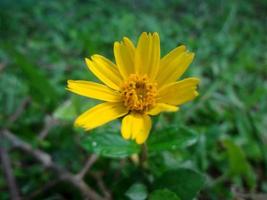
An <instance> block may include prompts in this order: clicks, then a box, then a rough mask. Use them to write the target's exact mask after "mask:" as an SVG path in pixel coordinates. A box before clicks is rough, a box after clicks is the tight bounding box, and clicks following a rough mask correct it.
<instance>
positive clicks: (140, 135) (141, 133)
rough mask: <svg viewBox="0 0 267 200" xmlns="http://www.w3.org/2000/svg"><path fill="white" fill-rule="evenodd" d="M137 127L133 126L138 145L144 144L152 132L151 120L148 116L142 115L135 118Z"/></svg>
mask: <svg viewBox="0 0 267 200" xmlns="http://www.w3.org/2000/svg"><path fill="white" fill-rule="evenodd" d="M134 124H136V126H133V135H134V136H135V140H136V143H137V144H143V143H144V142H145V141H146V139H147V138H148V135H149V132H150V130H151V119H150V117H149V116H148V115H140V116H138V117H137V118H135V123H134Z"/></svg>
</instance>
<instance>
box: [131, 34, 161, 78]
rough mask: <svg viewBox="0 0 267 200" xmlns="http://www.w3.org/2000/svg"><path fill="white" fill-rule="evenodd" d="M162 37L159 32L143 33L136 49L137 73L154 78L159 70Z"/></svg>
mask: <svg viewBox="0 0 267 200" xmlns="http://www.w3.org/2000/svg"><path fill="white" fill-rule="evenodd" d="M159 63H160V39H159V35H158V33H153V34H150V33H149V34H147V33H145V32H144V33H142V34H141V36H140V38H139V41H138V44H137V49H136V55H135V70H136V73H137V74H140V75H144V74H147V76H148V77H149V78H150V79H152V80H153V79H154V78H155V77H156V75H157V73H158V70H159Z"/></svg>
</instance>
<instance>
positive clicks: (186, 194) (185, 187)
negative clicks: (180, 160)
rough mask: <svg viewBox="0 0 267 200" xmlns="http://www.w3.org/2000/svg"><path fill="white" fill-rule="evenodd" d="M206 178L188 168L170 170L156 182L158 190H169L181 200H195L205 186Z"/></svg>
mask: <svg viewBox="0 0 267 200" xmlns="http://www.w3.org/2000/svg"><path fill="white" fill-rule="evenodd" d="M204 182H205V180H204V176H203V175H201V174H200V173H198V172H196V171H194V170H192V169H186V168H180V169H176V170H170V171H167V172H165V173H163V174H162V175H161V177H159V178H158V179H157V180H156V181H155V188H156V189H165V188H167V189H169V190H170V191H172V192H174V193H175V194H176V195H177V196H178V197H180V199H181V200H191V199H193V198H194V197H195V196H196V195H197V193H198V192H199V190H200V189H201V188H202V187H203V185H204Z"/></svg>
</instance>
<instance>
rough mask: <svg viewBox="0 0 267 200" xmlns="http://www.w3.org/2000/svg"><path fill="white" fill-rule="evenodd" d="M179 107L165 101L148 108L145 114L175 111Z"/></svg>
mask: <svg viewBox="0 0 267 200" xmlns="http://www.w3.org/2000/svg"><path fill="white" fill-rule="evenodd" d="M178 110H179V108H178V107H176V106H172V105H169V104H165V103H157V104H156V105H155V107H154V108H152V109H151V110H149V111H148V112H147V114H149V115H158V114H159V113H161V112H176V111H178Z"/></svg>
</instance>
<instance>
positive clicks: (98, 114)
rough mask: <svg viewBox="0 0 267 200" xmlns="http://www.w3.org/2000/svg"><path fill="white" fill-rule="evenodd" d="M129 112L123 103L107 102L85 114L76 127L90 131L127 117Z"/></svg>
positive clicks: (77, 121)
mask: <svg viewBox="0 0 267 200" xmlns="http://www.w3.org/2000/svg"><path fill="white" fill-rule="evenodd" d="M127 112H128V110H127V109H126V108H125V107H124V106H123V104H121V103H113V102H112V103H111V102H105V103H102V104H98V105H97V106H95V107H93V108H91V109H89V110H88V111H86V112H84V113H83V114H82V115H80V116H79V117H78V118H77V119H76V120H75V125H76V126H79V127H83V128H84V129H86V130H90V129H93V128H96V127H98V126H101V125H103V124H105V123H107V122H110V121H112V120H115V119H117V118H119V117H122V116H123V115H126V114H127Z"/></svg>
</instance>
